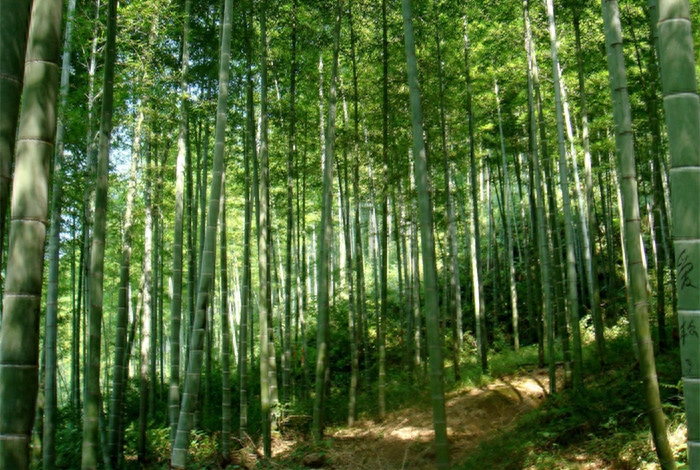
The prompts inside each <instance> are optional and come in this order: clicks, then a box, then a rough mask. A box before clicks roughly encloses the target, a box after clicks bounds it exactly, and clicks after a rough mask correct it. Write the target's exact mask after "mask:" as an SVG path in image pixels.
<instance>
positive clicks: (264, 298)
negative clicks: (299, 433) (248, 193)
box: [257, 1, 273, 459]
mask: <svg viewBox="0 0 700 470" xmlns="http://www.w3.org/2000/svg"><path fill="white" fill-rule="evenodd" d="M265 10H266V2H264V1H263V2H262V4H261V6H260V53H261V56H260V151H259V153H258V160H257V162H258V211H257V214H258V279H259V284H260V285H259V287H258V317H259V320H258V321H259V325H260V406H261V413H262V432H263V435H262V439H263V452H264V455H265V458H266V459H269V458H270V457H271V456H272V436H271V412H272V397H271V395H272V394H271V390H270V388H271V387H270V362H271V361H273V358H272V357H270V344H269V342H270V330H271V329H272V323H271V322H270V312H269V309H270V285H271V283H270V279H269V276H270V269H269V266H268V265H269V263H270V253H269V248H270V242H269V232H268V229H269V224H268V217H269V212H268V207H269V205H268V195H269V193H268V191H269V181H268V179H269V169H268V149H267V143H268V142H267V29H266V28H267V25H266V22H267V12H266V11H265Z"/></svg>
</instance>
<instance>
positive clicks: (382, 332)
mask: <svg viewBox="0 0 700 470" xmlns="http://www.w3.org/2000/svg"><path fill="white" fill-rule="evenodd" d="M386 3H387V0H382V79H383V83H384V86H383V90H382V176H383V180H384V182H383V184H382V194H381V198H382V200H381V209H382V228H381V231H382V232H381V235H380V237H381V248H380V256H381V260H380V264H381V266H380V268H379V269H380V275H379V277H380V280H379V284H380V289H381V290H380V310H379V313H378V314H379V318H378V326H379V327H378V328H377V342H378V343H379V344H378V346H379V377H378V381H377V389H378V392H379V396H378V402H379V419H380V420H383V419H384V417H385V415H386V321H387V285H386V283H387V262H388V258H389V254H388V253H387V239H388V227H387V225H388V222H387V221H388V218H387V217H388V214H387V212H388V209H387V187H388V185H389V175H388V172H389V140H388V139H389V136H388V127H387V126H388V123H387V120H388V112H389V110H388V106H389V103H388V99H386V98H385V97H384V94H385V93H388V91H387V88H388V85H386V82H385V80H387V78H386V74H387V73H388V71H387V67H388V62H389V52H388V39H387V28H388V26H387V18H386V13H387V12H386V10H387V4H386ZM385 99H386V101H385ZM375 289H376V287H375Z"/></svg>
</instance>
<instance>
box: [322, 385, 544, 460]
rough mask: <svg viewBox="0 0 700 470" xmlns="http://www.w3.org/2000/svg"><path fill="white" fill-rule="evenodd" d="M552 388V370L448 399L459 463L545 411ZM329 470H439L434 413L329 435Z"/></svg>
mask: <svg viewBox="0 0 700 470" xmlns="http://www.w3.org/2000/svg"><path fill="white" fill-rule="evenodd" d="M548 389H549V378H548V377H547V373H546V371H535V372H533V373H531V374H529V375H519V376H513V377H504V378H502V379H498V380H496V381H494V382H493V383H492V384H490V385H489V386H487V387H483V388H472V389H467V388H463V389H460V390H456V391H453V392H450V393H449V394H447V396H446V400H447V401H446V411H447V435H448V438H449V440H450V454H451V457H452V460H453V462H460V461H462V460H464V456H465V455H466V454H467V453H468V452H469V451H470V450H471V449H473V448H474V447H475V446H477V445H478V444H479V443H480V442H481V441H482V440H484V439H486V438H487V437H489V436H490V435H492V434H493V433H494V432H497V431H500V430H503V429H506V428H507V427H508V426H509V425H511V424H512V423H513V422H514V421H515V420H516V418H517V417H518V416H519V415H521V414H523V413H525V412H527V411H529V410H531V409H533V408H536V407H537V406H539V404H540V403H541V401H542V400H543V399H544V398H545V397H546V393H547V391H548ZM328 437H329V438H330V439H331V440H332V442H333V444H332V448H331V449H329V450H328V451H327V452H326V458H327V463H326V468H333V469H336V470H349V469H368V470H369V469H371V470H394V469H397V470H398V469H412V470H423V469H426V470H427V469H433V468H435V452H434V449H433V445H432V439H433V424H432V411H431V409H430V408H429V407H427V408H425V407H417V406H416V407H409V408H405V409H402V410H400V411H396V412H394V413H391V414H389V415H388V416H387V418H386V420H384V421H383V422H382V423H376V422H374V421H372V420H362V421H359V422H358V423H357V425H356V426H355V427H354V428H351V429H350V428H342V429H340V430H337V431H335V432H332V433H329V435H328Z"/></svg>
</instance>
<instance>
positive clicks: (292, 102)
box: [282, 0, 297, 403]
mask: <svg viewBox="0 0 700 470" xmlns="http://www.w3.org/2000/svg"><path fill="white" fill-rule="evenodd" d="M296 8H297V3H296V0H294V3H293V6H292V44H291V53H292V58H291V66H290V69H291V70H290V83H289V149H288V154H287V244H286V249H287V251H286V270H287V273H286V276H285V280H284V292H285V294H284V295H285V305H284V373H283V375H282V400H283V401H284V402H285V403H287V402H289V400H290V390H291V383H290V382H291V363H292V342H291V339H292V337H291V334H292V254H293V253H292V240H293V238H294V172H293V170H294V155H295V153H296V141H295V138H296V135H295V129H296V83H297V82H296V79H297V77H296V75H297V59H296V57H297V56H296V51H297V17H296V14H297V13H296Z"/></svg>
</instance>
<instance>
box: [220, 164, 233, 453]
mask: <svg viewBox="0 0 700 470" xmlns="http://www.w3.org/2000/svg"><path fill="white" fill-rule="evenodd" d="M219 223H220V227H219V238H220V244H219V272H220V275H221V286H220V288H221V299H220V300H221V303H220V311H219V313H220V316H221V388H222V391H221V453H222V454H223V455H224V460H225V461H228V459H229V456H230V453H231V370H230V361H231V358H230V356H231V327H230V325H231V323H230V320H231V319H230V317H229V310H228V271H227V268H228V258H227V256H226V250H227V249H228V246H227V243H226V178H225V174H223V175H222V176H221V202H220V203H219Z"/></svg>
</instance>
